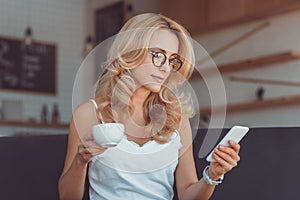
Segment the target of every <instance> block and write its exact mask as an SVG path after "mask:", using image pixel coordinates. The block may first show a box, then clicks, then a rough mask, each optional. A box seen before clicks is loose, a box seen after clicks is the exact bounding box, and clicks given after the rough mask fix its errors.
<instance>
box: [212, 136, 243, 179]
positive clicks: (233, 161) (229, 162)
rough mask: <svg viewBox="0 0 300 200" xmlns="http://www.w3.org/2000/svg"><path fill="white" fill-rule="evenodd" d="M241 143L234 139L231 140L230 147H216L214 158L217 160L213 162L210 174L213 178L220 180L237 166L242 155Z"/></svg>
mask: <svg viewBox="0 0 300 200" xmlns="http://www.w3.org/2000/svg"><path fill="white" fill-rule="evenodd" d="M239 151H240V145H239V144H237V143H236V142H234V141H229V147H226V146H219V147H218V148H215V149H214V153H213V158H214V159H215V160H216V162H211V163H210V167H209V170H208V175H209V177H211V179H214V180H218V179H219V178H220V177H221V176H222V175H223V174H226V173H227V172H228V171H230V170H231V169H232V168H234V167H236V166H237V163H238V161H239V160H240V156H239V155H238V153H239Z"/></svg>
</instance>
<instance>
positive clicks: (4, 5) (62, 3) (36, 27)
mask: <svg viewBox="0 0 300 200" xmlns="http://www.w3.org/2000/svg"><path fill="white" fill-rule="evenodd" d="M118 1H120V0H1V6H0V35H7V36H13V37H19V38H22V37H24V30H25V28H26V27H27V24H28V23H29V25H30V26H31V27H32V30H33V34H34V38H35V39H37V40H41V41H49V42H51V43H56V44H57V46H58V49H57V50H58V60H57V61H58V62H57V64H58V65H57V70H58V72H57V74H58V78H57V86H58V93H57V96H44V95H37V94H32V93H24V92H22V93H21V92H16V91H10V92H8V91H5V92H4V91H1V90H0V107H1V101H2V100H3V99H17V100H21V101H22V104H23V116H22V118H23V119H24V120H27V119H28V118H31V117H33V118H36V119H37V120H40V112H41V108H42V105H43V104H44V103H45V104H47V105H48V110H49V112H51V110H52V105H53V103H58V104H59V109H60V116H61V121H63V122H66V123H68V122H69V121H70V119H71V116H72V90H73V83H74V80H75V77H76V73H77V70H78V69H79V67H80V65H81V62H82V61H83V57H82V53H83V52H82V50H83V45H84V40H85V38H86V36H87V35H88V34H91V35H92V36H93V35H94V25H95V23H94V13H95V10H97V9H100V8H102V7H105V6H108V5H110V4H113V3H115V2H118ZM125 2H126V3H128V4H129V3H131V4H132V5H133V8H134V13H132V14H138V13H143V12H159V0H152V1H148V0H126V1H125ZM28 5H29V6H28ZM28 13H29V14H28ZM93 79H94V74H93V73H90V72H89V73H86V74H84V75H83V76H81V77H80V80H81V83H82V84H80V85H79V86H78V87H81V92H79V93H78V95H79V96H78V99H80V100H78V102H81V101H82V100H83V99H85V98H86V96H87V93H86V92H85V90H84V89H85V88H86V87H87V86H89V85H90V80H93ZM15 132H48V133H62V132H67V130H66V129H64V130H62V129H60V130H59V129H47V128H43V129H42V128H39V129H37V128H30V127H12V126H2V125H0V136H1V135H11V134H14V133H15Z"/></svg>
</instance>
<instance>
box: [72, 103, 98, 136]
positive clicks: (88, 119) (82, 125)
mask: <svg viewBox="0 0 300 200" xmlns="http://www.w3.org/2000/svg"><path fill="white" fill-rule="evenodd" d="M73 123H74V126H75V128H76V129H77V132H78V133H79V134H80V135H86V134H89V133H90V131H91V128H92V126H93V125H95V124H97V123H99V121H98V118H97V114H96V108H95V106H94V104H93V103H92V102H91V101H86V102H84V103H82V104H80V105H79V106H78V107H77V108H76V109H75V111H74V113H73Z"/></svg>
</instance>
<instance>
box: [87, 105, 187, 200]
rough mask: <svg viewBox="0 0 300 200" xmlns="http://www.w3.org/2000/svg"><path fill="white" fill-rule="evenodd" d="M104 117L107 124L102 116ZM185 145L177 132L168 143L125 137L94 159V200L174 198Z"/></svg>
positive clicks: (90, 191)
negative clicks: (175, 175) (182, 147)
mask: <svg viewBox="0 0 300 200" xmlns="http://www.w3.org/2000/svg"><path fill="white" fill-rule="evenodd" d="M91 101H92V102H93V103H94V105H95V107H96V108H97V107H98V106H97V104H96V102H95V101H94V100H91ZM100 119H101V120H102V123H104V122H103V118H102V116H100ZM181 146H182V145H181V142H180V135H179V133H178V132H177V131H176V132H174V133H173V135H172V136H171V139H170V141H169V142H167V143H165V144H159V143H157V142H156V141H155V140H150V141H148V142H147V143H145V144H144V145H143V146H139V145H138V144H136V143H135V142H133V141H129V140H128V139H127V138H126V137H124V138H123V139H122V140H121V142H120V143H119V144H118V145H117V146H116V147H110V148H108V149H107V150H106V151H105V152H104V153H102V154H100V155H97V156H94V157H93V159H92V160H91V162H90V164H89V182H90V190H89V194H90V199H91V200H96V199H97V200H98V199H101V200H102V199H107V200H121V199H122V200H135V199H136V200H171V199H172V198H173V195H174V194H173V184H174V172H175V170H176V166H177V164H178V151H179V149H180V148H181Z"/></svg>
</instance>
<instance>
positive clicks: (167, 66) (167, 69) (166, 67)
mask: <svg viewBox="0 0 300 200" xmlns="http://www.w3.org/2000/svg"><path fill="white" fill-rule="evenodd" d="M160 70H161V71H164V72H170V71H171V67H170V63H169V60H168V59H167V60H166V62H165V63H164V64H163V65H162V66H161V67H160Z"/></svg>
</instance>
